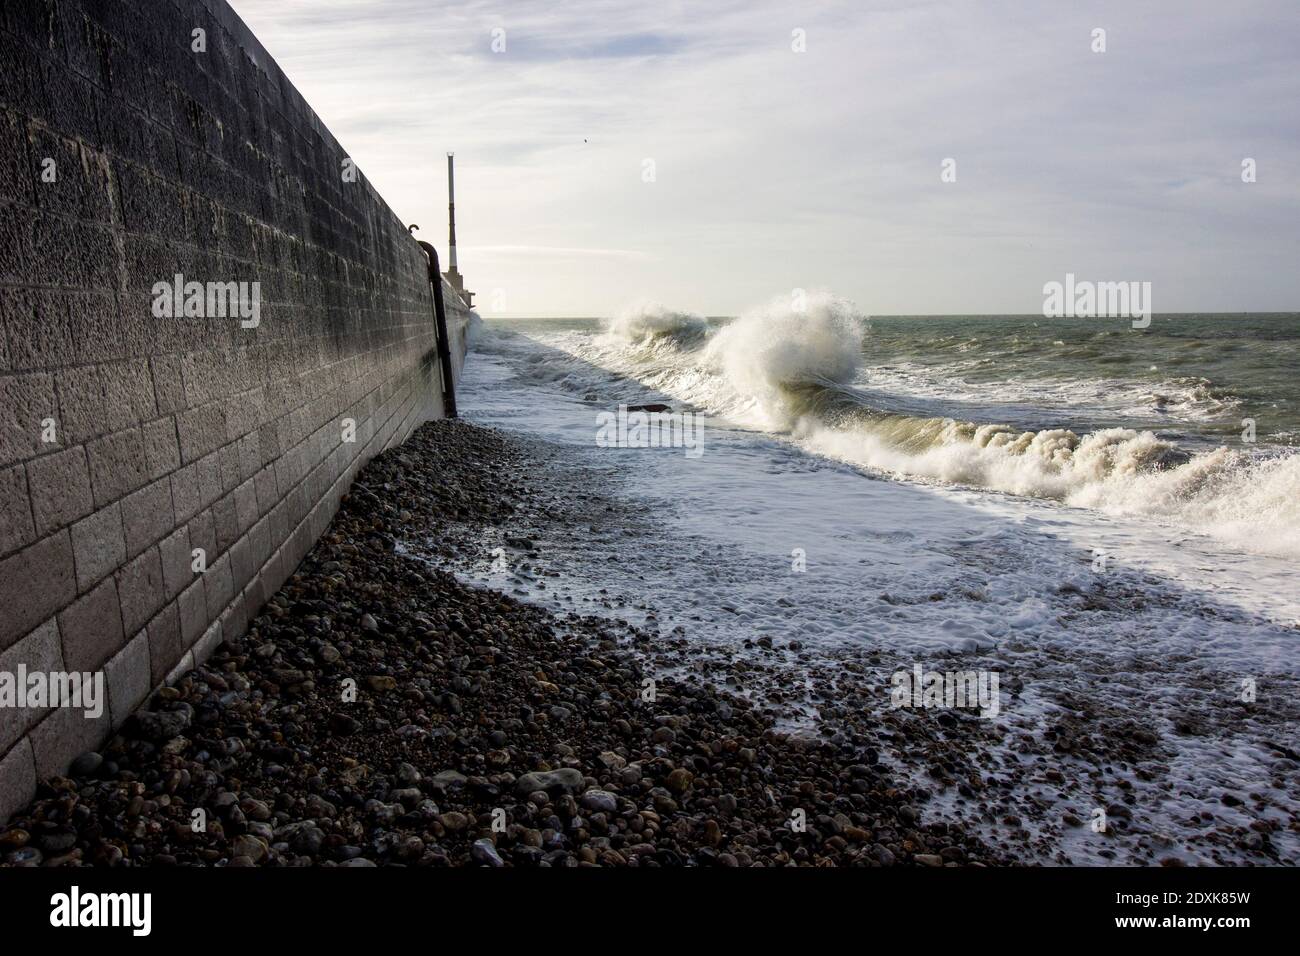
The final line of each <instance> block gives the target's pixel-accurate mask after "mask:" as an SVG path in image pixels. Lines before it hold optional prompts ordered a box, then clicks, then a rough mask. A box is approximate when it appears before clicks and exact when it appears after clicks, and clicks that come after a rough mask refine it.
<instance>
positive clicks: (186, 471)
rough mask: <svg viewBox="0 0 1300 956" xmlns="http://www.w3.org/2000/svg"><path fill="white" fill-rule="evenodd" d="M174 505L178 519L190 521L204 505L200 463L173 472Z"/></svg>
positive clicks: (178, 520) (171, 477) (171, 479)
mask: <svg viewBox="0 0 1300 956" xmlns="http://www.w3.org/2000/svg"><path fill="white" fill-rule="evenodd" d="M170 481H171V484H172V507H173V509H174V510H175V512H176V521H177V522H178V523H179V522H182V521H189V520H190V519H191V518H193V517H194V515H196V514H197V513H198V511H199V508H201V507H202V506H203V502H202V500H201V498H200V492H199V466H198V463H197V462H196V463H194V464H192V465H186V466H185V467H184V468H180V469H178V470H176V471H174V472H172V474H171V476H170Z"/></svg>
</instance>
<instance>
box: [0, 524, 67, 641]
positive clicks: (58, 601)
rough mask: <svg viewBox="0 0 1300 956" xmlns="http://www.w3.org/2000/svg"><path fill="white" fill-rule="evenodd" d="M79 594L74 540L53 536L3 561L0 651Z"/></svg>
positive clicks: (0, 568) (64, 533) (0, 571)
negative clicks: (74, 563) (74, 567)
mask: <svg viewBox="0 0 1300 956" xmlns="http://www.w3.org/2000/svg"><path fill="white" fill-rule="evenodd" d="M76 594H77V581H76V574H75V572H74V570H73V561H72V539H71V538H70V536H69V535H68V532H67V531H60V532H58V533H56V534H52V535H50V536H49V537H48V538H45V539H44V540H42V541H38V542H36V543H35V544H33V545H30V546H28V547H26V548H24V549H23V550H21V551H18V552H16V553H15V554H12V555H10V556H9V557H7V558H5V559H4V560H3V561H0V608H4V613H3V614H0V650H4V649H6V648H8V647H9V646H10V645H12V644H13V642H14V641H16V640H17V639H18V638H19V637H21V636H22V635H24V634H26V633H27V632H28V631H30V630H32V628H34V627H36V626H37V625H38V624H40V623H41V622H43V621H45V620H46V619H47V618H49V617H51V616H52V615H53V614H54V612H55V611H57V610H58V609H59V608H61V607H65V606H66V605H67V604H68V603H69V602H70V601H71V600H72V599H73V598H74V597H75V596H76Z"/></svg>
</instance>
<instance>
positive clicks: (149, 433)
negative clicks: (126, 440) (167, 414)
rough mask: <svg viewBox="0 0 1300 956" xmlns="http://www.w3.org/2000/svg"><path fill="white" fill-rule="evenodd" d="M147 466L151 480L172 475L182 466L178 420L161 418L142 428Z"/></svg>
mask: <svg viewBox="0 0 1300 956" xmlns="http://www.w3.org/2000/svg"><path fill="white" fill-rule="evenodd" d="M142 432H143V437H144V457H145V464H146V466H147V468H148V471H149V477H150V478H151V479H155V478H161V477H162V476H163V475H167V474H170V473H171V472H173V471H175V470H176V469H177V468H179V467H180V465H181V450H180V444H179V442H178V440H177V438H176V419H174V418H159V419H156V420H155V421H152V422H148V423H146V424H145V425H144V426H143V427H142Z"/></svg>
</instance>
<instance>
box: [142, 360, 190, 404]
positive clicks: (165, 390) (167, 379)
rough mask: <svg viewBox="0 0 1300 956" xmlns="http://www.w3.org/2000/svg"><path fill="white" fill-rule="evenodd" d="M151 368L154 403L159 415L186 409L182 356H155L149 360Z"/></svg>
mask: <svg viewBox="0 0 1300 956" xmlns="http://www.w3.org/2000/svg"><path fill="white" fill-rule="evenodd" d="M149 367H150V370H151V371H152V373H153V390H154V401H155V403H156V404H157V406H158V411H159V413H161V414H164V415H169V414H171V413H173V412H177V411H180V410H182V409H183V408H185V407H186V404H187V403H186V401H185V385H184V382H183V380H182V379H181V359H180V356H178V355H155V356H154V357H153V358H151V359H150V360H149Z"/></svg>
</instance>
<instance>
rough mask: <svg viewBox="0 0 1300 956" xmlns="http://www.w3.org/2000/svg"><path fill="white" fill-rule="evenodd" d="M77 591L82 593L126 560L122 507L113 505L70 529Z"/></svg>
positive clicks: (115, 503)
mask: <svg viewBox="0 0 1300 956" xmlns="http://www.w3.org/2000/svg"><path fill="white" fill-rule="evenodd" d="M72 552H73V556H74V559H75V563H76V570H77V591H78V593H84V592H85V591H87V590H89V589H90V586H91V585H92V584H95V583H96V582H97V581H99V580H100V579H101V578H103V577H104V576H105V575H107V574H109V573H111V572H112V571H113V569H114V568H117V567H120V566H121V565H122V563H123V562H124V561H125V560H126V536H125V534H124V532H123V530H122V506H121V505H119V504H117V502H114V503H113V504H111V505H109V506H108V507H107V508H103V509H101V510H99V511H96V512H95V513H94V514H92V515H90V517H88V518H83V519H82V520H80V521H78V522H77V523H76V524H74V525H73V526H72Z"/></svg>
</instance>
